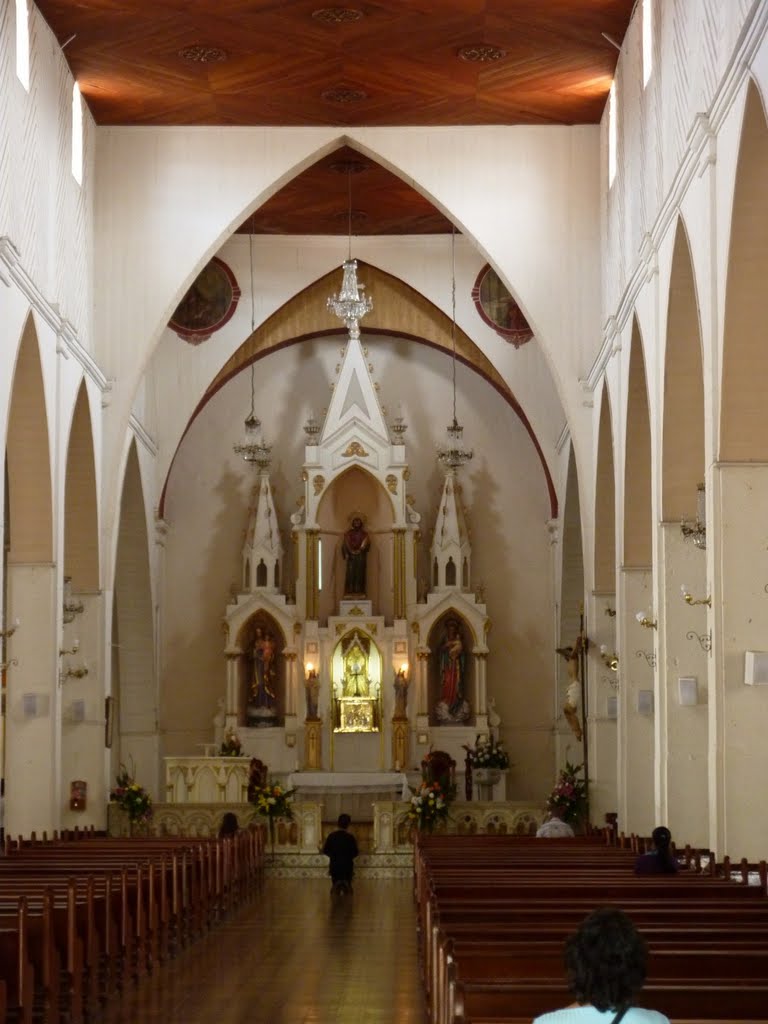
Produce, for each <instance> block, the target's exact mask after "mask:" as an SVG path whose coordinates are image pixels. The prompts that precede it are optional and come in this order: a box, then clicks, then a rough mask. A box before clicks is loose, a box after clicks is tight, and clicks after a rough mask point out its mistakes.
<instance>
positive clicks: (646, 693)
mask: <svg viewBox="0 0 768 1024" xmlns="http://www.w3.org/2000/svg"><path fill="white" fill-rule="evenodd" d="M637 710H638V711H639V712H640V714H641V715H652V714H653V690H638V691H637Z"/></svg>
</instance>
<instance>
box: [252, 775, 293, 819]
mask: <svg viewBox="0 0 768 1024" xmlns="http://www.w3.org/2000/svg"><path fill="white" fill-rule="evenodd" d="M295 792H296V790H295V789H284V788H283V787H282V786H281V785H280V783H279V782H268V783H267V784H266V785H265V786H251V787H249V791H248V799H249V800H250V801H251V803H252V804H253V805H254V807H255V808H256V813H257V814H259V815H261V817H263V818H267V819H268V820H269V822H270V824H271V823H272V822H275V821H276V820H277V819H278V818H286V819H288V821H292V820H293V808H292V807H291V797H292V796H293V794H294V793H295Z"/></svg>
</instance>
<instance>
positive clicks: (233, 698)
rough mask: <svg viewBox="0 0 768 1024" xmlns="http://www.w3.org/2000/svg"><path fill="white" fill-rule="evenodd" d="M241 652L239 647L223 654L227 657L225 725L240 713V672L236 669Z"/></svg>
mask: <svg viewBox="0 0 768 1024" xmlns="http://www.w3.org/2000/svg"><path fill="white" fill-rule="evenodd" d="M242 653H243V652H242V651H241V650H239V649H231V650H229V651H226V652H225V654H224V657H225V658H226V659H227V697H226V700H227V705H226V709H225V715H226V716H227V725H230V724H232V723H231V717H232V716H234V718H235V721H236V720H237V717H238V716H239V714H240V673H239V671H238V669H239V665H240V658H241V656H242Z"/></svg>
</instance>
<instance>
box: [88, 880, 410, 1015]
mask: <svg viewBox="0 0 768 1024" xmlns="http://www.w3.org/2000/svg"><path fill="white" fill-rule="evenodd" d="M412 894H413V884H412V881H411V879H403V878H393V879H357V880H356V881H355V891H354V895H352V896H351V897H333V898H332V897H331V896H330V893H329V882H328V881H327V880H326V879H320V878H307V879H281V878H275V879H268V880H267V881H266V882H265V884H264V888H263V890H262V892H261V895H260V896H259V897H257V899H256V900H255V901H254V902H253V903H251V904H249V905H248V906H247V907H245V908H244V909H243V910H241V911H239V912H238V913H236V914H234V915H233V916H232V918H231V919H230V920H228V921H226V922H224V923H223V924H221V925H219V926H218V927H217V928H215V929H214V930H213V931H212V932H211V933H210V934H209V935H207V936H206V937H205V938H204V939H202V940H200V941H198V942H197V943H195V944H194V945H192V946H190V947H189V948H188V949H186V950H185V951H184V952H183V953H181V954H180V955H179V956H178V957H177V958H176V959H175V960H173V961H171V962H170V963H168V964H165V965H164V966H163V967H161V968H160V969H159V970H158V971H156V972H155V973H154V974H153V975H152V976H151V977H149V978H146V979H144V980H143V981H142V982H140V983H139V984H137V985H134V986H130V987H129V988H128V989H127V990H126V991H125V992H124V993H123V995H122V997H120V999H119V1000H118V1001H116V1003H115V1004H114V1005H112V1006H111V1007H110V1008H109V1009H108V1011H107V1013H106V1014H105V1015H104V1017H103V1020H104V1022H105V1024H161V1022H162V1024H262V1022H263V1024H395V1022H396V1024H424V1021H425V1020H426V1013H425V1008H424V997H423V994H422V990H421V984H420V980H419V973H418V966H417V954H416V921H415V913H414V906H413V895H412Z"/></svg>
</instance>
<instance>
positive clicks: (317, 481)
mask: <svg viewBox="0 0 768 1024" xmlns="http://www.w3.org/2000/svg"><path fill="white" fill-rule="evenodd" d="M312 486H313V487H314V489H315V494H316V495H317V494H319V493H320V492H321V491H322V489H323V488H324V487H325V477H324V476H321V475H320V473H318V474H317V476H316V477H313V479H312Z"/></svg>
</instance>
